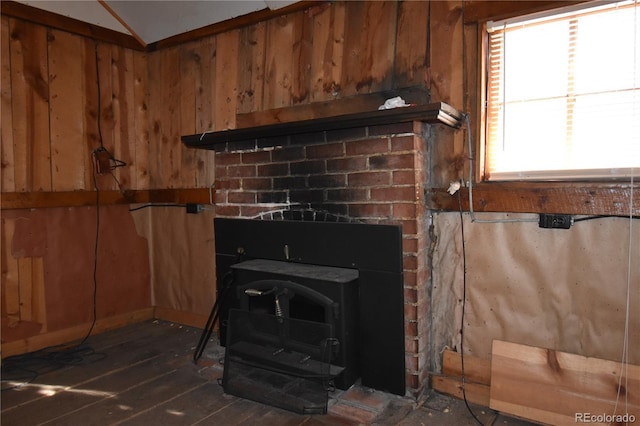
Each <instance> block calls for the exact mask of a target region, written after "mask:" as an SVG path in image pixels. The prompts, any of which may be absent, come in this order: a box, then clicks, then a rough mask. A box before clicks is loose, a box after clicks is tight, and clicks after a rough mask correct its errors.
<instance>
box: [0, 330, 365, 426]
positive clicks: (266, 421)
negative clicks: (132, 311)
mask: <svg viewBox="0 0 640 426" xmlns="http://www.w3.org/2000/svg"><path fill="white" fill-rule="evenodd" d="M200 332H201V331H200V330H199V329H195V328H191V327H186V326H181V325H177V324H172V323H168V322H164V321H149V322H144V323H140V324H135V325H132V326H128V327H125V328H123V329H120V330H116V331H113V332H109V333H105V334H101V335H98V336H92V337H91V338H90V339H89V340H88V341H87V344H89V345H90V346H91V348H92V349H93V351H91V352H90V351H80V350H79V351H78V352H77V353H76V354H74V356H72V357H70V358H71V359H68V360H55V357H53V356H50V355H47V356H46V360H39V359H35V357H33V356H32V357H33V358H34V359H26V362H28V364H25V368H26V369H27V370H29V369H31V368H35V369H40V370H41V371H43V370H48V369H50V368H51V365H50V364H51V363H52V362H53V363H58V365H59V363H62V364H68V365H63V366H61V367H60V368H57V369H55V370H54V371H50V372H45V373H43V374H39V375H38V376H37V377H33V378H32V377H31V374H30V372H29V371H27V370H20V371H13V372H12V371H10V369H9V367H10V366H11V362H12V360H11V359H9V360H7V361H6V362H3V392H2V414H1V418H0V420H1V422H2V425H4V426H11V425H20V426H25V425H44V424H46V425H107V424H109V425H120V424H122V425H153V424H156V425H160V424H161V425H196V424H216V425H253V424H260V425H291V426H294V425H302V424H304V425H308V426H314V425H355V424H358V423H359V422H358V421H353V420H349V419H346V418H342V417H339V416H336V415H334V414H327V415H323V416H310V415H307V416H305V415H299V414H295V413H291V412H288V411H284V410H280V409H278V408H273V407H269V406H266V405H262V404H258V403H254V402H251V401H248V400H245V399H241V398H237V397H234V396H230V395H227V394H225V393H224V392H223V389H222V387H221V386H220V385H219V384H218V382H217V379H218V378H220V377H222V366H221V365H220V364H219V363H218V362H217V360H215V359H212V357H213V358H215V357H216V355H217V354H216V353H215V351H216V350H219V349H220V348H216V345H214V344H210V345H209V346H212V348H207V351H206V352H205V354H204V355H203V357H202V358H201V360H200V361H199V362H198V365H195V364H194V363H193V361H192V359H191V357H192V354H193V350H194V346H195V344H196V343H197V341H198V339H199V337H200ZM212 352H213V353H212ZM40 358H42V357H40ZM75 358H77V359H75ZM12 375H13V376H14V377H15V378H16V380H15V381H12V380H10V379H11V377H12ZM25 378H26V379H27V380H30V382H29V383H25V384H20V383H21V381H24V380H25ZM31 378H32V380H31ZM5 388H10V389H6V390H5Z"/></svg>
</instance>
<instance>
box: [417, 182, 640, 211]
mask: <svg viewBox="0 0 640 426" xmlns="http://www.w3.org/2000/svg"><path fill="white" fill-rule="evenodd" d="M639 190H640V183H635V184H634V185H633V191H634V192H635V193H636V195H635V196H634V197H633V206H631V205H630V201H631V192H632V186H631V183H630V182H616V183H604V182H492V183H488V182H482V183H478V184H475V185H474V186H473V210H474V211H475V212H508V213H558V214H574V215H607V216H608V215H610V216H628V215H629V214H630V213H631V214H633V215H634V216H640V191H639ZM460 191H461V193H460V195H461V197H460V201H461V202H462V210H463V211H469V192H468V189H467V188H462V189H461V190H460ZM426 199H427V207H428V208H429V209H432V210H442V211H459V210H460V201H459V197H458V196H457V195H454V196H452V195H450V194H449V193H448V192H447V188H431V189H427V190H426Z"/></svg>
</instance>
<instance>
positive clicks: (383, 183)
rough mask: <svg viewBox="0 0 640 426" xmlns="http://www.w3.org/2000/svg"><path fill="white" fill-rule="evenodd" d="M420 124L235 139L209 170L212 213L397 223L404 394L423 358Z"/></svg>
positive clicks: (424, 369) (421, 380) (412, 388)
mask: <svg viewBox="0 0 640 426" xmlns="http://www.w3.org/2000/svg"><path fill="white" fill-rule="evenodd" d="M425 130H426V129H425V128H424V125H423V124H421V123H404V124H397V125H390V126H369V127H365V128H357V129H349V130H341V131H335V132H318V133H313V134H307V135H292V136H286V137H281V138H271V139H269V140H251V141H243V142H241V143H234V144H228V145H227V146H226V147H225V148H224V150H220V151H219V152H216V170H215V173H216V180H215V187H216V215H217V216H219V217H246V218H254V217H265V218H271V217H272V216H274V214H275V215H283V214H285V215H294V214H299V215H303V214H304V211H316V212H321V214H323V215H325V216H327V217H329V218H330V219H332V220H344V221H347V220H349V221H354V220H358V221H362V222H366V223H386V224H400V225H402V232H403V259H404V294H405V338H406V343H405V348H406V375H407V376H406V379H407V392H408V393H410V394H413V395H416V396H417V395H418V394H419V393H420V392H421V391H422V390H423V388H424V387H425V385H426V382H427V373H428V364H429V359H428V342H427V340H426V339H427V336H428V309H429V299H428V291H427V290H428V283H429V277H430V274H429V269H428V264H427V247H428V244H427V241H428V229H427V217H426V208H425V203H424V189H425V182H426V181H427V174H426V173H427V172H426V170H427V167H426V159H425V155H424V154H425V151H426V142H425V138H424V133H425ZM296 212H297V213H296Z"/></svg>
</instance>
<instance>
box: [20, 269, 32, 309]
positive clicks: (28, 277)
mask: <svg viewBox="0 0 640 426" xmlns="http://www.w3.org/2000/svg"><path fill="white" fill-rule="evenodd" d="M18 278H19V289H20V321H31V319H32V317H33V312H32V297H33V290H32V288H33V258H31V257H20V258H18Z"/></svg>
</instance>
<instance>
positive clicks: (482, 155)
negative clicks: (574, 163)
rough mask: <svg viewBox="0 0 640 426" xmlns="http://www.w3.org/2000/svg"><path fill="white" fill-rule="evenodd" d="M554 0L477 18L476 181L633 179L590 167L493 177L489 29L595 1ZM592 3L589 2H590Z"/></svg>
mask: <svg viewBox="0 0 640 426" xmlns="http://www.w3.org/2000/svg"><path fill="white" fill-rule="evenodd" d="M553 3H559V4H551V5H549V7H547V8H540V9H538V10H533V11H532V10H528V11H527V10H520V11H518V10H517V8H516V9H515V10H513V11H511V12H510V13H507V14H506V15H502V16H500V15H497V16H495V15H492V14H491V13H489V14H487V15H486V16H483V17H480V18H479V19H477V20H475V22H474V23H475V24H477V25H478V28H477V31H478V41H479V43H478V49H479V50H478V52H479V55H478V70H477V72H478V75H477V80H478V89H479V96H478V100H479V102H478V106H477V111H478V114H477V116H478V118H479V119H478V125H477V126H475V129H474V131H475V132H476V134H477V135H479V137H478V138H477V144H476V146H475V147H474V149H475V153H476V155H475V161H474V163H475V164H474V167H475V170H476V173H475V174H474V175H475V176H473V179H474V181H475V182H483V183H499V182H500V183H507V182H528V183H532V184H533V183H536V182H539V183H548V182H564V183H572V182H573V183H575V182H587V183H594V182H602V183H604V184H609V183H615V182H631V181H632V178H631V177H630V176H629V175H611V176H606V177H605V176H595V177H590V176H588V175H587V173H584V172H589V170H587V169H575V170H573V171H569V173H566V175H565V176H562V177H557V175H556V174H555V173H554V172H553V171H551V172H545V171H535V170H534V171H524V170H523V171H521V172H513V175H514V176H515V175H517V174H518V173H525V172H527V173H530V174H532V175H539V177H531V178H518V177H514V178H498V179H491V177H490V174H489V171H488V163H487V162H488V157H487V144H488V140H487V139H488V132H489V129H488V126H489V123H488V120H489V113H488V97H489V87H488V83H489V73H490V70H489V49H490V41H489V33H488V30H487V28H488V25H489V23H490V22H491V21H495V22H498V21H505V20H509V19H519V18H520V17H523V18H524V17H526V16H528V15H532V14H536V13H543V14H548V15H551V14H554V13H555V12H554V11H557V12H558V13H559V14H562V13H563V12H564V11H565V10H570V9H580V8H581V4H588V3H593V0H584V1H580V2H577V3H576V2H553ZM586 7H589V6H586ZM465 23H466V24H468V23H469V21H466V22H465ZM582 170H583V171H584V172H583V173H581V171H582ZM573 173H575V177H572V176H570V175H571V174H573ZM509 174H511V172H509ZM638 176H640V170H638V169H636V170H634V177H635V181H638V180H640V179H638Z"/></svg>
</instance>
